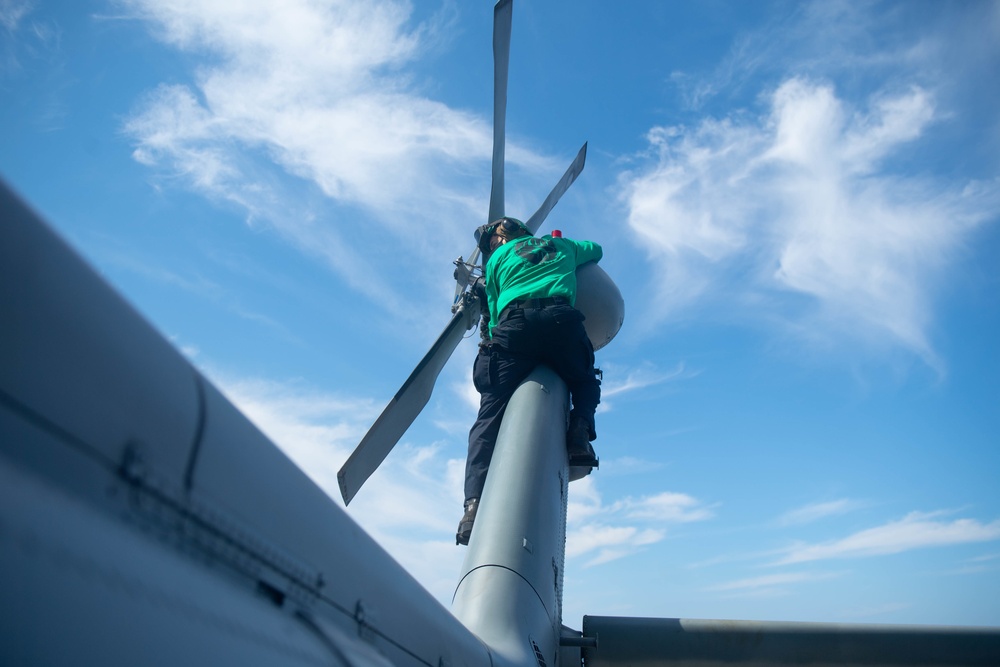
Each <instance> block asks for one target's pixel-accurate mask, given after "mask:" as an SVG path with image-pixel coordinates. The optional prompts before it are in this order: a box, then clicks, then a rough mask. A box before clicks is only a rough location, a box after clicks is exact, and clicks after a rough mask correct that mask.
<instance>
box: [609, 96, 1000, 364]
mask: <svg viewBox="0 0 1000 667" xmlns="http://www.w3.org/2000/svg"><path fill="white" fill-rule="evenodd" d="M940 116H941V114H940V112H938V111H937V108H936V104H935V100H934V97H933V95H932V94H931V93H930V92H929V91H927V90H924V89H922V88H920V87H917V86H912V87H910V88H909V89H907V90H904V91H902V92H894V93H890V92H887V91H879V92H878V93H877V94H875V95H874V96H873V97H872V98H871V99H870V100H869V101H868V102H867V103H866V104H865V105H855V104H852V103H849V102H847V101H846V100H844V99H842V98H840V97H838V95H837V93H836V90H835V89H834V88H833V86H832V85H830V84H829V83H825V82H822V81H816V80H810V79H804V78H798V77H795V78H790V79H787V80H785V81H784V82H783V83H782V84H781V85H780V86H778V87H777V89H776V90H775V91H774V92H773V93H772V94H771V95H770V110H769V112H768V113H767V114H764V115H762V116H759V117H756V118H747V117H746V116H745V115H738V114H734V115H733V116H731V117H727V118H724V119H711V118H709V119H705V120H703V121H702V122H701V123H699V124H698V125H697V126H696V127H694V128H685V127H657V128H654V129H653V130H651V131H650V132H649V135H648V140H649V143H650V147H651V149H652V151H653V153H654V154H655V157H654V158H653V160H652V162H651V164H649V165H647V166H646V167H643V168H640V169H636V170H634V171H632V172H629V173H626V174H624V175H623V176H622V179H621V182H620V185H621V192H622V195H621V197H622V200H623V202H624V203H625V205H626V206H627V208H628V211H629V216H628V219H629V224H630V226H631V228H632V230H633V231H634V232H635V233H636V234H637V236H638V237H639V238H640V239H641V241H642V244H643V246H644V247H645V248H647V249H648V252H649V253H650V259H651V261H652V262H653V265H654V266H655V267H656V269H655V270H656V271H658V272H659V273H660V274H661V275H660V276H659V277H658V280H657V283H658V284H659V285H661V288H660V292H659V294H658V299H657V303H658V305H657V306H655V310H656V312H655V313H654V314H655V315H656V316H657V317H660V318H662V317H666V316H667V315H668V314H670V313H672V312H675V311H677V310H680V309H683V308H685V307H686V306H689V305H691V304H692V303H693V302H695V301H696V300H701V301H714V302H716V303H724V304H726V305H728V306H729V307H730V308H734V307H735V310H738V311H739V312H743V313H744V314H746V315H747V316H748V317H765V318H773V317H780V318H783V319H784V320H785V321H787V322H788V323H789V324H790V325H791V326H792V327H794V328H795V329H797V330H798V331H799V332H802V333H805V335H808V336H810V337H814V338H817V339H826V338H829V337H831V336H833V337H842V338H846V339H849V340H857V339H858V338H860V339H862V340H863V341H869V342H871V341H889V342H891V343H892V344H894V345H900V346H902V347H904V348H906V349H909V350H911V351H912V352H914V353H916V354H917V355H919V356H920V357H922V358H923V359H924V360H925V361H926V362H927V363H928V364H930V365H931V366H934V367H936V368H937V367H939V366H940V364H939V361H938V359H937V357H936V355H935V352H934V350H933V347H932V345H931V343H930V342H929V340H928V338H927V333H926V331H927V328H928V326H929V324H930V322H931V306H932V297H933V295H934V293H935V286H936V279H937V278H938V277H939V276H940V272H941V269H942V268H943V267H945V266H947V265H948V264H949V262H950V261H952V260H953V259H954V257H955V253H956V249H958V248H959V247H960V246H961V245H962V243H964V242H965V241H966V240H967V239H968V238H969V233H970V232H971V231H972V230H974V229H975V228H976V227H977V226H979V225H981V224H983V223H984V222H986V221H988V220H991V219H993V218H995V217H996V210H997V204H998V202H1000V189H998V187H997V184H996V183H978V182H970V183H963V184H958V185H955V184H951V183H942V182H938V181H934V180H932V179H929V178H927V177H919V176H913V175H907V174H906V173H904V172H902V171H896V170H893V169H890V168H888V167H887V166H886V165H887V163H888V162H889V160H890V158H891V157H892V156H893V155H895V153H896V152H898V151H899V149H900V148H901V147H902V146H903V145H905V144H907V143H908V142H912V141H913V140H915V139H917V138H918V137H921V136H923V135H924V134H925V133H927V132H928V131H929V128H930V127H931V126H932V125H933V124H934V123H935V122H938V121H939V120H940ZM782 295H788V296H791V295H799V296H802V297H806V299H805V300H802V299H792V298H785V299H782V298H775V297H781V296H782ZM741 306H742V308H741Z"/></svg>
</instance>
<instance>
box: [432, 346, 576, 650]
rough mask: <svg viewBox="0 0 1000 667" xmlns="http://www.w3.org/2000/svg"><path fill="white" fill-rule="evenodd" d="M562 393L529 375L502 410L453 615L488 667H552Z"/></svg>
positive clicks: (548, 376) (562, 465)
mask: <svg viewBox="0 0 1000 667" xmlns="http://www.w3.org/2000/svg"><path fill="white" fill-rule="evenodd" d="M568 401H569V395H568V392H567V390H566V385H565V384H564V383H563V381H562V380H561V379H560V378H559V376H558V375H556V374H555V373H554V372H553V371H552V370H550V369H549V368H547V367H544V366H542V367H539V368H536V369H535V370H534V371H533V372H532V373H531V375H529V376H528V378H527V379H526V380H525V381H524V382H523V383H522V384H521V386H520V387H518V389H517V391H516V392H514V395H513V397H512V398H511V400H510V403H509V404H508V406H507V412H506V414H505V417H504V420H503V424H502V425H501V427H500V434H499V436H498V437H497V444H496V449H495V451H494V454H493V461H492V463H491V464H490V472H489V475H488V476H487V478H486V487H485V489H484V490H483V496H482V499H481V501H480V506H479V514H478V516H477V517H476V523H475V527H474V528H473V530H472V539H471V540H470V542H469V550H468V553H467V554H466V557H465V563H464V565H463V567H462V579H461V581H460V582H459V584H458V587H457V589H456V591H455V597H454V601H453V603H452V610H453V611H454V613H455V615H456V616H457V617H458V618H459V620H461V621H462V622H463V623H464V624H465V625H466V626H467V627H468V628H469V629H471V630H472V631H473V632H474V633H475V634H476V635H477V636H478V637H479V638H480V639H482V640H483V642H485V643H486V644H487V645H488V646H489V647H490V651H491V653H492V656H493V664H494V665H538V664H544V665H549V666H552V665H555V664H557V663H558V654H559V634H560V631H561V627H562V623H561V618H562V585H563V563H564V555H565V548H566V494H567V484H568V465H567V457H566V415H567V410H568Z"/></svg>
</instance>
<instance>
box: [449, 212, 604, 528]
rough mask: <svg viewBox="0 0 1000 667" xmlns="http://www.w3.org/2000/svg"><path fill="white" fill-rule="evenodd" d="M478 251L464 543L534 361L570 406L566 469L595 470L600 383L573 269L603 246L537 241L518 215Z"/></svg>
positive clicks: (492, 230) (486, 237) (482, 231)
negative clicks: (479, 334)
mask: <svg viewBox="0 0 1000 667" xmlns="http://www.w3.org/2000/svg"><path fill="white" fill-rule="evenodd" d="M476 241H477V242H478V243H479V248H480V250H481V251H482V252H483V258H484V265H483V285H482V290H483V294H484V296H485V301H486V306H487V308H488V314H489V319H488V323H486V313H485V312H484V314H483V319H484V325H485V326H484V327H483V328H484V332H483V341H482V342H481V343H480V346H479V354H478V355H477V356H476V361H475V363H474V364H473V370H472V379H473V383H474V384H475V386H476V390H477V391H479V394H480V405H479V416H478V417H477V419H476V423H475V424H473V426H472V429H471V431H470V432H469V455H468V458H467V459H466V464H465V514H464V516H463V517H462V520H461V521H460V522H459V526H458V531H457V533H456V535H455V541H456V543H458V544H468V543H469V537H470V536H471V534H472V526H473V523H474V522H475V518H476V511H477V510H478V507H479V497H480V496H481V495H482V491H483V487H484V486H485V484H486V474H487V472H488V471H489V466H490V460H491V459H492V458H493V448H494V446H495V445H496V438H497V434H498V433H499V431H500V422H501V420H502V419H503V415H504V411H505V410H506V408H507V402H508V401H509V400H510V397H511V395H513V393H514V390H515V389H517V387H518V385H519V384H520V383H521V381H522V380H524V378H525V377H527V376H528V374H529V373H531V371H532V370H534V368H535V367H536V366H538V365H539V364H545V365H547V366H549V367H550V368H552V370H554V371H555V372H556V373H558V374H559V376H560V377H561V378H562V379H563V381H564V382H565V383H566V386H567V387H568V388H569V391H570V396H571V397H572V402H573V409H572V411H571V412H570V424H569V430H568V431H567V436H566V442H567V449H568V450H569V458H570V464H571V465H572V466H576V467H586V468H588V469H589V468H593V467H596V466H597V457H596V455H595V454H594V449H593V447H592V446H591V445H590V441H592V440H594V439H595V438H596V437H597V432H596V429H595V427H594V412H595V411H596V409H597V404H598V403H599V402H600V400H601V384H600V381H599V380H598V379H597V375H596V372H595V370H594V347H593V345H592V344H591V342H590V339H589V338H588V337H587V332H586V331H585V330H584V327H583V320H584V317H583V314H582V313H581V312H580V311H578V310H576V308H574V307H573V306H574V305H575V303H576V268H577V267H578V266H580V265H581V264H586V263H587V262H596V261H598V260H600V259H601V256H602V254H603V251H602V250H601V246H599V245H598V244H596V243H593V242H591V241H575V240H572V239H567V238H562V237H552V236H548V235H546V236H542V237H536V236H533V235H532V234H531V232H530V231H529V230H528V228H527V227H526V226H525V225H524V223H522V222H521V221H520V220H517V219H516V218H501V219H500V220H497V221H495V222H493V223H490V224H488V225H483V226H482V227H480V228H479V229H478V230H476Z"/></svg>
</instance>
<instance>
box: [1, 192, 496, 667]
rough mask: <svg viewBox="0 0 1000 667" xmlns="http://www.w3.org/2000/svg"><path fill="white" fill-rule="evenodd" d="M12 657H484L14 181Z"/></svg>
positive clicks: (233, 660) (6, 509) (6, 245)
mask: <svg viewBox="0 0 1000 667" xmlns="http://www.w3.org/2000/svg"><path fill="white" fill-rule="evenodd" d="M0 220H2V221H3V222H2V224H0V323H2V326H0V589H2V590H3V591H4V595H3V596H0V628H3V632H2V634H0V663H3V664H18V665H19V664H101V665H119V664H120V665H135V664H143V665H167V664H241V665H266V664H389V663H391V664H394V665H412V666H414V667H415V666H417V665H432V666H436V665H440V664H448V665H456V666H457V665H486V664H489V656H488V653H487V651H486V649H485V647H484V646H483V645H482V644H481V642H479V641H478V640H477V639H476V638H475V637H474V636H473V635H472V634H471V633H470V632H469V631H468V630H467V629H466V628H464V627H463V626H462V625H461V624H460V623H459V622H458V621H457V620H456V619H455V618H454V616H452V615H451V614H450V613H449V612H448V610H447V609H445V608H444V607H443V606H441V604H440V603H438V602H437V601H436V600H435V599H434V598H433V597H432V596H431V595H430V594H429V593H428V592H427V591H425V590H424V589H423V588H422V587H421V586H420V585H419V584H418V583H417V582H416V581H415V580H414V579H413V578H412V577H411V576H410V575H409V574H408V573H406V572H405V571H404V570H403V569H402V568H401V567H400V566H399V565H398V564H397V563H396V562H395V561H394V560H393V559H392V558H391V557H390V556H389V555H388V554H386V553H385V552H384V551H383V550H382V549H381V548H380V547H379V546H378V545H377V544H376V543H375V542H374V541H373V540H372V539H371V538H370V537H368V536H367V535H366V534H365V533H364V531H363V530H361V528H359V527H358V526H357V525H356V524H355V523H354V522H353V521H352V520H351V519H350V518H349V517H348V516H347V515H346V514H345V513H344V511H343V510H342V509H341V508H340V507H339V506H338V505H337V504H336V503H335V502H334V501H333V500H331V499H330V498H329V497H327V496H326V495H325V494H324V493H323V492H322V491H321V490H320V489H319V488H318V487H317V486H316V485H315V484H313V483H312V482H311V481H310V480H309V479H308V478H307V477H306V475H305V474H304V473H302V471H300V470H299V469H298V468H297V467H296V466H295V465H294V464H293V463H292V462H291V461H289V460H288V458H287V457H285V455H284V454H283V453H282V452H281V451H280V450H278V449H277V448H276V447H275V446H274V445H273V444H272V443H271V442H270V441H269V440H268V439H267V438H266V437H265V436H264V435H263V434H261V433H260V431H258V430H257V429H256V428H255V427H254V426H253V425H252V424H251V423H250V422H249V421H247V419H246V418H245V417H244V416H243V415H242V414H240V413H239V411H238V410H236V408H235V407H233V406H232V404H230V403H229V401H227V400H226V399H225V398H224V397H223V396H222V395H221V394H220V393H219V392H218V391H217V390H216V389H215V388H214V387H213V386H212V385H211V384H210V383H209V382H208V381H207V380H205V378H203V377H202V376H201V375H200V374H199V373H198V372H197V371H196V370H195V369H194V368H192V367H191V365H190V364H189V363H188V362H187V361H186V360H185V359H184V358H183V357H182V356H181V355H180V354H179V353H178V352H177V351H176V350H175V349H173V348H172V347H171V346H170V345H169V344H168V343H167V342H166V341H165V340H164V339H163V338H162V337H161V336H160V335H159V334H158V333H157V332H156V331H155V330H153V328H152V327H150V326H149V325H148V324H147V323H146V322H145V321H144V320H143V319H142V318H141V317H140V316H139V315H138V314H137V313H136V312H135V311H134V310H133V309H132V308H131V307H130V306H128V304H126V303H125V302H124V300H122V299H121V298H120V297H119V296H118V295H117V294H115V293H114V291H113V290H112V289H110V288H109V287H108V286H107V285H106V284H105V283H104V281H103V280H102V279H101V278H100V277H98V275H97V274H96V273H95V272H94V271H93V270H91V269H90V268H89V267H88V266H87V265H86V263H85V262H83V261H82V260H81V259H80V258H79V257H78V256H77V255H76V254H75V253H74V252H73V251H72V250H71V249H70V248H69V247H68V246H67V245H66V244H65V243H64V242H63V241H62V240H60V239H59V238H58V237H57V236H56V235H55V234H54V233H53V232H52V231H51V230H50V229H49V228H48V227H47V226H45V225H44V224H43V223H42V222H41V221H40V220H38V219H37V217H36V216H35V215H34V214H33V213H32V212H31V211H30V210H28V209H27V208H26V207H25V206H24V205H23V204H22V203H21V202H20V201H19V200H18V199H17V198H16V197H15V196H14V195H13V194H12V193H11V192H10V191H9V190H8V189H7V187H6V186H5V185H3V184H0Z"/></svg>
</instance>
